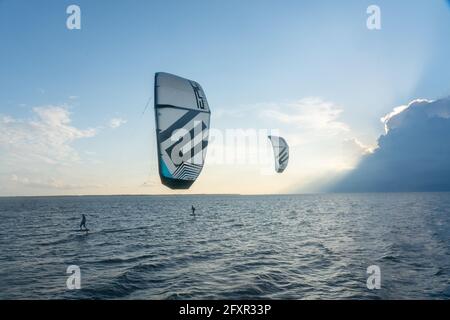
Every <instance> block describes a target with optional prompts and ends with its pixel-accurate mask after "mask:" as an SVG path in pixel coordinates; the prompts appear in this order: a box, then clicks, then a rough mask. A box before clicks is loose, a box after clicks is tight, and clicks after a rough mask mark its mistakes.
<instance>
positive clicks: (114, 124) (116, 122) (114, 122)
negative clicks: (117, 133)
mask: <svg viewBox="0 0 450 320" xmlns="http://www.w3.org/2000/svg"><path fill="white" fill-rule="evenodd" d="M125 123H127V120H124V119H121V118H113V119H111V120H110V121H109V126H110V127H111V128H113V129H116V128H118V127H120V126H121V125H124V124H125Z"/></svg>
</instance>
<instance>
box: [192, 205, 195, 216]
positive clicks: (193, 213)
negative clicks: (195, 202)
mask: <svg viewBox="0 0 450 320" xmlns="http://www.w3.org/2000/svg"><path fill="white" fill-rule="evenodd" d="M191 209H192V215H193V216H195V207H194V206H192V208H191Z"/></svg>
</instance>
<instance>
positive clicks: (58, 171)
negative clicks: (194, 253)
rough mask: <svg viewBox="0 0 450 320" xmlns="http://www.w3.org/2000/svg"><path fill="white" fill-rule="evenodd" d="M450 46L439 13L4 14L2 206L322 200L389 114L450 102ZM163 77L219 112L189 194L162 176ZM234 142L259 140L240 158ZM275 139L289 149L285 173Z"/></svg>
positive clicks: (338, 8) (200, 8) (7, 1)
mask: <svg viewBox="0 0 450 320" xmlns="http://www.w3.org/2000/svg"><path fill="white" fill-rule="evenodd" d="M72 4H75V5H78V6H79V7H80V9H81V29H79V30H70V29H68V28H67V26H66V20H67V18H68V17H69V14H67V13H66V9H67V7H68V6H69V5H72ZM370 5H377V6H378V7H379V8H380V17H381V29H379V30H370V29H369V28H368V27H367V24H366V22H367V19H368V17H369V16H370V14H368V13H367V8H368V7H369V6H370ZM448 39H450V6H449V3H448V1H438V0H434V1H413V2H411V1H373V0H372V1H363V0H359V1H356V0H355V1H345V2H337V1H299V0H296V1H289V0H285V1H282V2H279V1H273V0H272V1H265V0H258V1H257V0H248V1H235V0H229V1H222V0H221V1H219V0H212V1H206V0H193V1H144V0H142V1H139V0H133V1H102V0H95V1H92V0H90V1H76V0H71V1H63V0H61V1H56V0H39V1H24V0H0V43H1V44H0V48H1V50H0V87H1V88H2V89H1V90H0V196H17V195H65V194H76V195H83V194H174V193H176V194H179V193H181V194H190V193H195V194H198V193H242V194H271V193H291V192H314V191H317V190H318V189H320V186H321V185H323V183H324V181H327V179H330V177H333V176H334V175H339V174H342V172H345V171H348V170H351V169H352V168H355V167H356V166H357V165H358V163H359V161H360V160H361V157H364V156H365V155H367V154H370V153H371V152H373V151H374V150H375V149H376V148H377V147H378V138H379V137H380V135H383V134H385V124H384V123H383V121H380V119H381V118H383V117H385V116H386V115H388V114H389V113H391V112H392V111H393V110H394V108H396V107H398V106H403V105H408V104H409V103H410V102H411V101H415V100H416V99H427V100H436V99H441V98H445V97H447V96H449V95H450V60H449V59H448V57H449V56H450V41H448ZM159 71H164V72H170V73H174V74H177V75H180V76H182V77H186V78H189V79H193V80H195V81H197V82H199V83H200V84H201V85H202V87H203V89H204V90H205V92H206V96H207V98H208V102H209V105H210V108H211V140H210V144H209V147H208V153H207V156H206V164H205V167H204V169H203V171H202V173H201V175H200V177H199V178H198V180H197V181H196V182H195V183H194V185H193V186H192V187H191V188H190V189H189V190H187V191H172V190H170V189H167V188H166V187H164V186H163V185H162V184H161V183H160V181H159V177H158V170H157V159H156V137H155V125H154V113H153V100H152V98H153V77H154V73H155V72H159ZM148 102H149V104H148V107H147V109H145V106H146V105H147V103H148ZM236 132H247V133H250V134H251V133H254V132H257V133H258V137H257V139H256V140H254V139H253V140H252V139H249V141H247V142H245V145H244V146H241V147H237V146H235V145H233V143H231V140H232V139H230V138H227V137H229V136H230V135H232V134H235V133H236ZM268 132H276V133H279V134H280V135H281V136H283V137H285V139H286V140H287V141H288V143H289V145H290V150H291V153H290V160H289V161H290V162H289V166H288V168H287V169H286V170H285V172H284V173H283V174H276V173H275V171H274V170H273V167H274V164H273V155H272V154H271V150H270V144H269V141H268V140H267V139H265V138H264V137H265V135H266V133H268Z"/></svg>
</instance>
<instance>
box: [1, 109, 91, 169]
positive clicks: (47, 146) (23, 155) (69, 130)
mask: <svg viewBox="0 0 450 320" xmlns="http://www.w3.org/2000/svg"><path fill="white" fill-rule="evenodd" d="M32 110H33V116H32V118H30V119H16V118H13V117H11V116H2V115H0V151H3V152H4V153H5V155H3V157H4V158H5V157H9V158H13V159H12V160H14V162H16V161H22V162H31V163H32V164H33V165H35V164H36V163H41V162H43V163H46V164H69V163H73V162H77V161H79V160H80V157H79V154H78V152H77V151H76V150H75V149H74V148H73V147H72V146H71V144H72V143H73V142H74V141H76V140H78V139H83V138H90V137H93V136H95V135H96V134H97V130H96V129H93V128H89V129H78V128H76V127H74V126H72V125H71V118H70V116H71V113H70V112H69V110H68V107H67V106H65V105H63V106H46V107H36V108H33V109H32Z"/></svg>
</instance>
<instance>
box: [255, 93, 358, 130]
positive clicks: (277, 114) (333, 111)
mask: <svg viewBox="0 0 450 320" xmlns="http://www.w3.org/2000/svg"><path fill="white" fill-rule="evenodd" d="M342 112H343V110H342V108H340V107H338V106H337V105H335V104H334V103H332V102H328V101H324V100H322V99H320V98H304V99H301V100H298V101H295V102H289V103H284V104H274V105H272V106H269V107H267V108H264V110H262V111H261V112H260V116H262V117H266V118H270V119H273V120H275V121H279V122H281V123H284V124H290V125H295V126H296V127H299V128H302V129H305V130H314V131H321V132H324V133H327V134H337V133H341V132H348V131H350V128H349V127H348V126H347V124H345V123H344V122H341V121H339V120H338V118H339V116H340V115H341V114H342Z"/></svg>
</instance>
